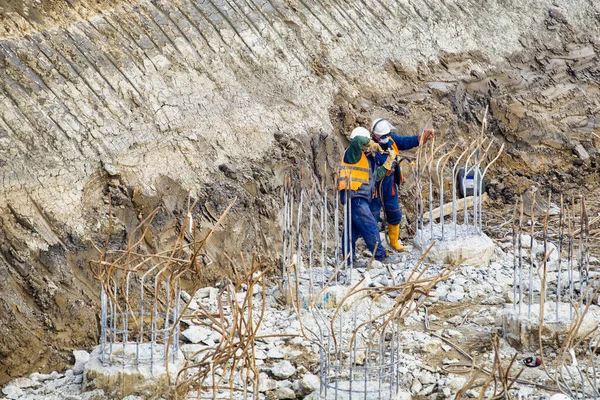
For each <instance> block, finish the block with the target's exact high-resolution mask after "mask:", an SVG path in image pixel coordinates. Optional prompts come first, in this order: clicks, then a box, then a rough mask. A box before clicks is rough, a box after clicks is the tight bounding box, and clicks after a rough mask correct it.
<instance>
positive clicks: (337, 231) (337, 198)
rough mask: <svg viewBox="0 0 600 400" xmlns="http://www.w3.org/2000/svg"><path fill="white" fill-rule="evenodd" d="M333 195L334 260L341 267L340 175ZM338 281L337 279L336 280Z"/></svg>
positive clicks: (335, 183)
mask: <svg viewBox="0 0 600 400" xmlns="http://www.w3.org/2000/svg"><path fill="white" fill-rule="evenodd" d="M333 194H334V197H335V198H334V214H333V226H334V233H335V238H334V243H333V246H334V259H335V265H336V266H337V265H339V264H340V258H339V256H340V253H339V252H340V248H339V245H340V241H339V236H340V221H339V219H340V217H339V207H340V191H339V188H338V175H337V174H336V175H335V178H334V188H333ZM336 281H337V279H336Z"/></svg>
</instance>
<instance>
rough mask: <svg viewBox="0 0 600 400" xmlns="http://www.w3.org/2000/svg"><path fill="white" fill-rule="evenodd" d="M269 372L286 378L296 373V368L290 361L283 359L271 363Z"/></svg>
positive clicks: (280, 377)
mask: <svg viewBox="0 0 600 400" xmlns="http://www.w3.org/2000/svg"><path fill="white" fill-rule="evenodd" d="M271 373H272V374H273V375H274V376H275V377H277V378H279V379H286V378H289V377H290V376H292V375H294V374H295V373H296V368H294V366H293V365H292V363H291V362H289V361H288V360H284V361H280V362H278V363H277V364H275V365H273V368H271Z"/></svg>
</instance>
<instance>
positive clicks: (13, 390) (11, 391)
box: [2, 385, 25, 399]
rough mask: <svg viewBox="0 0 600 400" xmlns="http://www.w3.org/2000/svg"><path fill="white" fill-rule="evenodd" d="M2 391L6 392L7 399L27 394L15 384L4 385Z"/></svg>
mask: <svg viewBox="0 0 600 400" xmlns="http://www.w3.org/2000/svg"><path fill="white" fill-rule="evenodd" d="M2 393H4V395H5V396H6V398H7V399H18V398H19V397H21V396H23V394H25V392H23V390H22V389H21V388H20V387H18V386H15V385H6V386H4V387H3V388H2Z"/></svg>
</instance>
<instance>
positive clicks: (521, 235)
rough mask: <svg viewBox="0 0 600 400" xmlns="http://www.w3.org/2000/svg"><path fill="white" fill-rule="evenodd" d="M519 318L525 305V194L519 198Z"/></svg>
mask: <svg viewBox="0 0 600 400" xmlns="http://www.w3.org/2000/svg"><path fill="white" fill-rule="evenodd" d="M519 203H520V204H521V205H520V207H519V209H520V211H519V319H520V318H521V311H522V307H523V195H521V196H520V198H519Z"/></svg>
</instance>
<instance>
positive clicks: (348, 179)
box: [338, 127, 397, 263]
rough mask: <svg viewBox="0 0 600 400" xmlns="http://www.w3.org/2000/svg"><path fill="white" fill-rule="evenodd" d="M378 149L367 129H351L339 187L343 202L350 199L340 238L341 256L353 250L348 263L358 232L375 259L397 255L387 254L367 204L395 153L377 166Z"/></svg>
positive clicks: (389, 259)
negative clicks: (343, 230) (383, 164)
mask: <svg viewBox="0 0 600 400" xmlns="http://www.w3.org/2000/svg"><path fill="white" fill-rule="evenodd" d="M379 151H381V147H380V146H379V145H377V144H376V143H375V142H373V141H372V140H371V134H370V132H369V131H368V130H367V129H365V128H362V127H359V128H356V129H354V130H353V131H352V134H351V135H350V146H349V147H348V149H346V151H345V152H344V157H343V158H342V162H341V166H340V176H339V187H338V189H339V191H340V199H341V202H342V204H346V201H347V200H348V201H349V202H350V204H349V208H350V213H348V220H347V221H346V226H347V227H348V229H347V232H344V235H343V240H342V252H343V254H344V258H346V257H347V256H348V251H349V250H350V249H349V247H351V251H352V253H351V255H350V256H348V263H350V262H351V260H350V259H353V258H354V254H355V248H356V240H357V239H358V238H359V237H361V236H362V238H363V239H364V241H365V243H366V244H367V248H368V249H369V251H371V253H373V252H374V253H375V259H376V260H378V261H381V262H384V263H393V262H396V261H397V257H396V256H392V255H390V253H389V252H388V251H387V250H386V249H385V247H384V246H383V243H381V239H380V236H379V229H378V227H377V221H376V220H375V218H374V217H373V214H372V213H371V210H370V208H369V202H370V201H371V199H372V198H373V192H374V190H375V184H376V180H377V177H380V179H381V178H382V177H383V176H385V174H386V172H387V170H385V167H386V166H387V167H388V168H391V165H392V162H393V160H394V159H395V157H396V155H395V154H390V155H388V157H387V158H389V159H390V161H389V163H387V164H386V166H380V167H377V165H376V160H375V157H374V154H375V153H378V152H379ZM365 153H367V154H365ZM348 235H350V236H348ZM349 242H351V243H349Z"/></svg>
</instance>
